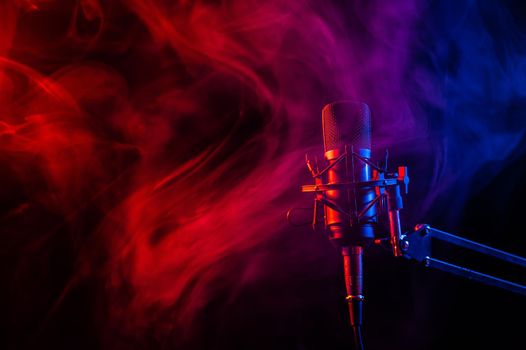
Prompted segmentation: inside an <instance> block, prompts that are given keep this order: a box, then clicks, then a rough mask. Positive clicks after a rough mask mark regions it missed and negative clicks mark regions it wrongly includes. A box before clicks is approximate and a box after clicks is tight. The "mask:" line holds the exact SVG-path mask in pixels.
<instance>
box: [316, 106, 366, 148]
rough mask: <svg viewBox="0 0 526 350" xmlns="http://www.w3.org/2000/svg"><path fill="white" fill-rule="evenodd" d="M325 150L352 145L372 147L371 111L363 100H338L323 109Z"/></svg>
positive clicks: (355, 146)
mask: <svg viewBox="0 0 526 350" xmlns="http://www.w3.org/2000/svg"><path fill="white" fill-rule="evenodd" d="M322 124H323V125H322V126H323V145H324V147H325V152H327V151H330V150H332V149H337V148H340V147H343V146H344V145H346V144H347V145H352V146H353V147H354V149H355V150H358V149H361V148H366V149H371V111H370V110H369V106H368V105H367V104H365V103H363V102H356V101H338V102H333V103H329V104H328V105H326V106H325V107H323V110H322Z"/></svg>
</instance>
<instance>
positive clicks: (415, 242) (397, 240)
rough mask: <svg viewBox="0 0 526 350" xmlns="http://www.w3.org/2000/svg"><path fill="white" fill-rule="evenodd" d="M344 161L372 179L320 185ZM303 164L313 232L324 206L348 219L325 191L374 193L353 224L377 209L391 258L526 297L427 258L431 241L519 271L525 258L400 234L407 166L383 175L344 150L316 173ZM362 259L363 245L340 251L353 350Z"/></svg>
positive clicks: (438, 234)
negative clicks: (384, 221) (368, 171)
mask: <svg viewBox="0 0 526 350" xmlns="http://www.w3.org/2000/svg"><path fill="white" fill-rule="evenodd" d="M349 156H350V157H351V160H352V162H351V163H352V164H354V163H355V162H364V163H366V164H367V165H368V166H370V167H371V168H372V169H373V177H372V180H370V181H360V182H346V183H323V177H324V176H325V175H326V173H327V171H328V170H329V169H330V168H331V167H332V166H334V165H335V164H337V163H338V162H339V161H342V160H345V161H347V157H349ZM306 162H307V167H308V169H309V171H310V172H311V174H312V177H313V178H314V180H315V184H314V185H303V186H302V187H301V190H302V192H312V193H314V194H315V199H314V217H313V221H312V226H313V228H316V227H317V222H318V216H319V215H318V211H319V209H320V207H323V206H325V207H329V208H331V209H332V210H335V211H338V212H340V213H341V214H344V215H347V216H349V217H352V215H351V214H350V213H347V212H345V211H344V210H343V209H342V208H340V207H339V206H338V205H337V204H336V203H334V202H332V201H330V200H328V199H327V197H326V195H325V193H326V192H327V191H334V190H356V189H367V188H374V190H375V193H376V197H375V198H374V199H373V200H372V201H370V202H369V203H368V204H367V205H366V206H365V208H363V210H362V211H361V212H360V213H359V214H358V217H355V218H353V220H352V221H353V222H354V223H357V224H359V222H360V218H361V216H363V215H364V214H365V213H366V212H367V211H368V210H369V209H370V208H371V207H373V206H379V207H380V208H379V209H380V210H378V211H379V212H380V213H384V214H387V216H388V220H389V239H388V240H389V244H390V246H391V249H392V252H393V256H395V257H404V258H407V259H411V260H415V261H417V262H420V263H423V264H424V265H425V266H426V267H431V268H435V269H438V270H442V271H445V272H447V273H451V274H454V275H457V276H461V277H465V278H468V279H470V280H474V281H478V282H482V283H485V284H488V285H492V286H495V287H499V288H502V289H505V290H508V291H511V292H515V293H518V294H521V295H525V296H526V286H524V285H521V284H518V283H515V282H512V281H508V280H506V279H502V278H499V277H496V276H491V275H488V274H484V273H482V272H478V271H475V270H471V269H468V268H465V267H462V266H458V265H454V264H451V263H449V262H446V261H443V260H439V259H436V258H434V257H432V254H431V244H432V241H433V240H440V241H444V242H447V243H449V244H452V245H455V246H459V247H462V248H465V249H468V250H472V251H475V252H478V253H481V254H483V255H486V256H490V257H494V258H497V259H501V260H503V261H505V262H508V263H511V264H515V265H518V266H521V267H524V268H526V259H525V258H522V257H519V256H516V255H513V254H510V253H506V252H504V251H501V250H498V249H495V248H491V247H488V246H486V245H483V244H480V243H476V242H473V241H470V240H467V239H465V238H462V237H458V236H455V235H452V234H450V233H446V232H443V231H440V230H437V229H435V228H432V227H430V226H428V225H422V224H420V225H417V226H416V227H415V229H414V230H413V231H412V232H408V233H406V234H402V229H401V224H400V216H399V211H400V210H401V209H402V208H403V201H402V195H401V191H400V188H401V187H403V188H404V189H405V193H406V194H407V191H408V185H409V177H408V174H407V167H398V171H397V172H395V173H388V172H387V171H386V169H387V164H385V167H384V169H382V168H380V167H378V166H376V165H375V164H374V163H372V162H371V161H370V160H368V159H367V158H364V157H361V156H360V155H359V154H357V153H355V152H354V151H352V147H351V148H350V149H349V148H348V147H346V148H345V153H344V154H343V155H342V156H341V157H340V158H339V159H338V160H337V161H336V162H334V163H332V164H331V165H329V166H328V167H326V168H324V169H323V170H321V171H319V170H318V165H317V164H316V165H315V167H316V169H314V168H313V166H312V165H311V163H310V161H309V159H308V157H306ZM382 209H383V210H382ZM289 216H290V211H289ZM383 240H384V239H383V238H380V239H375V242H380V243H381V242H382V241H383ZM362 254H363V247H362V246H344V247H342V255H343V262H344V273H345V282H346V283H345V284H346V290H347V297H346V300H347V302H348V303H349V312H350V323H351V326H352V327H353V331H354V339H355V346H356V348H357V349H363V342H362V336H361V331H360V328H361V324H362V302H363V300H364V298H363V295H362V288H363V286H362V279H361V276H362Z"/></svg>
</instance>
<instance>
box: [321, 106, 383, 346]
mask: <svg viewBox="0 0 526 350" xmlns="http://www.w3.org/2000/svg"><path fill="white" fill-rule="evenodd" d="M322 126H323V144H324V151H325V159H326V160H327V161H328V162H329V165H328V167H327V184H328V185H329V186H330V190H327V191H325V194H324V196H325V197H324V198H323V202H324V203H325V206H324V210H325V228H326V229H327V230H328V231H329V233H330V239H331V240H332V241H333V242H334V243H336V244H337V245H338V246H339V247H340V248H341V251H342V255H343V263H344V264H343V267H344V273H345V287H346V290H347V297H346V299H347V302H348V305H349V315H350V323H351V326H352V328H353V331H354V339H355V345H356V348H357V349H363V342H362V336H361V325H362V305H363V299H364V297H363V266H362V256H363V249H364V246H366V245H367V244H368V243H369V242H370V241H372V240H373V239H374V236H375V235H374V228H375V223H376V206H375V205H373V204H374V202H375V198H376V194H375V191H374V188H373V187H371V186H359V185H360V184H363V183H366V182H368V181H370V180H371V166H370V165H371V162H370V158H371V112H370V110H369V106H367V104H365V103H362V102H356V101H339V102H333V103H329V104H328V105H326V106H325V107H324V108H323V110H322Z"/></svg>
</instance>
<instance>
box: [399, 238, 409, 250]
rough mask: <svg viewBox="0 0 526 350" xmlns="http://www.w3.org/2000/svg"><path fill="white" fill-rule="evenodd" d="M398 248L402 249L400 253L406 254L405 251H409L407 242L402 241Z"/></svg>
mask: <svg viewBox="0 0 526 350" xmlns="http://www.w3.org/2000/svg"><path fill="white" fill-rule="evenodd" d="M400 248H401V249H402V251H404V252H407V250H408V249H409V241H405V240H404V241H402V242H401V243H400Z"/></svg>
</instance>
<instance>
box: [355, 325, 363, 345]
mask: <svg viewBox="0 0 526 350" xmlns="http://www.w3.org/2000/svg"><path fill="white" fill-rule="evenodd" d="M352 330H353V334H354V348H355V350H364V348H363V340H362V328H361V327H360V326H353V327H352Z"/></svg>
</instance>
